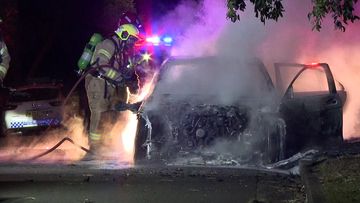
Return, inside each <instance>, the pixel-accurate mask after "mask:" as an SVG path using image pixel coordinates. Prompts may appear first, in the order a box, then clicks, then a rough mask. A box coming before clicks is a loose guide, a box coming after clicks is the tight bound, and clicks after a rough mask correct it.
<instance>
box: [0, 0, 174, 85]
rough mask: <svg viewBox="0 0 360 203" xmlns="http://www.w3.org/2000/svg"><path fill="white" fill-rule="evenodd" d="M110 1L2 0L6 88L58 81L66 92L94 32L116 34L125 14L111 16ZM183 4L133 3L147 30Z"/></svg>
mask: <svg viewBox="0 0 360 203" xmlns="http://www.w3.org/2000/svg"><path fill="white" fill-rule="evenodd" d="M108 2H109V0H108V1H106V0H96V1H95V0H92V1H89V0H61V1H55V0H0V15H1V17H2V18H3V23H2V24H1V32H2V34H3V36H4V38H5V41H6V43H7V45H8V48H9V52H10V55H11V58H12V60H11V64H10V65H11V66H10V69H9V71H8V74H7V76H6V78H5V82H4V83H5V85H7V86H18V85H21V84H24V83H27V82H28V81H31V80H33V79H34V78H48V79H56V80H61V81H63V82H64V86H65V90H68V89H69V88H71V87H72V85H73V84H74V83H75V82H76V80H77V79H78V76H77V75H76V73H75V70H76V69H77V66H76V63H77V60H78V59H79V57H80V56H81V53H82V51H83V48H84V46H85V44H86V43H87V41H88V40H89V38H90V36H91V35H92V34H93V33H94V32H100V33H102V34H104V35H107V34H110V33H112V32H113V31H114V30H115V26H116V22H117V20H118V17H119V15H120V14H121V11H120V10H118V12H113V10H112V11H111V12H113V13H111V12H109V10H108V8H109V7H108V6H109V3H108ZM178 2H180V1H179V0H175V1H160V0H135V1H134V3H135V9H136V11H137V13H138V14H139V16H140V19H141V20H142V22H143V23H144V24H145V27H149V26H150V27H151V26H152V24H153V23H155V22H156V21H157V20H158V19H160V18H161V17H162V16H163V15H164V14H166V13H167V12H168V11H171V10H172V9H173V8H174V7H175V6H176V5H177V3H178Z"/></svg>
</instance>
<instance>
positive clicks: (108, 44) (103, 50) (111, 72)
mask: <svg viewBox="0 0 360 203" xmlns="http://www.w3.org/2000/svg"><path fill="white" fill-rule="evenodd" d="M113 39H114V40H115V41H116V42H118V39H116V38H113ZM115 49H116V48H115V44H114V42H113V41H112V40H111V39H105V40H104V41H102V42H100V43H99V44H97V45H96V48H95V51H94V55H93V58H92V61H91V63H94V62H95V61H96V62H97V65H110V66H113V68H110V67H105V68H102V69H101V70H99V72H100V73H101V74H102V75H103V76H105V77H107V78H109V79H110V80H113V81H116V82H120V81H122V80H123V78H122V76H121V73H120V72H119V71H118V69H119V68H120V67H122V66H123V65H122V64H119V62H118V60H114V57H115V56H114V54H115ZM112 62H113V64H111V63H112Z"/></svg>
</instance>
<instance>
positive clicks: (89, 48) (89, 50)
mask: <svg viewBox="0 0 360 203" xmlns="http://www.w3.org/2000/svg"><path fill="white" fill-rule="evenodd" d="M102 40H103V37H102V36H101V35H100V34H99V33H94V34H93V35H92V36H91V38H90V41H89V42H88V43H87V44H86V46H85V48H84V51H83V53H82V55H81V57H80V59H79V61H78V63H77V65H78V67H79V72H83V71H84V70H85V69H86V68H87V67H88V66H89V64H90V61H91V58H92V56H93V54H94V50H95V46H96V45H97V44H98V43H99V42H101V41H102Z"/></svg>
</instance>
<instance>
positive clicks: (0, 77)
mask: <svg viewBox="0 0 360 203" xmlns="http://www.w3.org/2000/svg"><path fill="white" fill-rule="evenodd" d="M1 22H2V20H1V18H0V23H1ZM9 64H10V55H9V52H8V49H7V47H6V44H5V42H4V40H3V37H2V35H1V32H0V85H1V87H2V86H3V81H4V78H5V76H6V73H7V71H8V69H9Z"/></svg>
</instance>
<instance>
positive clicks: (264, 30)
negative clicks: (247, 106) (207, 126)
mask: <svg viewBox="0 0 360 203" xmlns="http://www.w3.org/2000/svg"><path fill="white" fill-rule="evenodd" d="M284 7H285V10H286V12H285V13H284V17H283V18H281V19H279V21H278V22H273V21H267V22H266V24H265V25H264V24H263V23H261V22H260V20H259V19H257V18H255V17H254V15H255V14H254V13H253V8H252V5H251V3H248V5H247V9H246V11H245V12H244V13H241V14H240V18H241V21H240V22H237V23H232V22H230V20H227V19H226V5H225V1H217V0H204V1H201V2H200V3H199V4H194V3H191V2H190V1H183V3H182V4H180V5H179V6H178V7H177V8H176V9H175V10H174V11H173V12H171V13H170V14H168V15H167V16H165V17H164V19H166V20H164V21H163V26H164V27H165V28H166V29H167V28H171V29H169V30H174V31H175V32H174V33H175V34H177V37H176V43H177V44H176V46H175V47H174V48H173V50H172V55H173V56H183V55H185V56H189V55H190V56H209V55H216V56H218V57H219V56H220V57H219V58H221V61H220V62H219V63H220V64H222V65H224V64H226V65H225V66H216V67H214V66H213V67H211V68H207V69H205V71H203V70H201V71H196V70H190V68H188V67H187V69H186V68H181V67H178V68H175V70H174V71H172V72H171V73H168V76H169V77H168V78H165V79H164V81H165V82H163V83H164V84H161V83H160V84H158V85H159V88H160V89H161V91H162V88H164V89H167V90H171V91H172V92H173V93H174V94H176V93H181V94H183V93H186V90H188V93H193V92H194V91H205V92H208V91H214V92H218V93H220V95H222V96H221V98H227V99H226V101H222V102H225V103H229V101H231V100H232V99H234V98H237V97H238V96H240V95H242V94H243V93H248V92H250V91H248V92H246V88H247V87H248V81H249V78H247V76H248V73H246V72H244V70H241V68H236V67H239V66H240V64H241V63H240V62H239V61H243V62H244V61H246V59H251V58H253V57H259V58H260V59H261V60H262V61H263V62H264V63H265V65H266V67H267V69H268V72H269V73H270V75H271V77H272V79H274V76H273V75H274V74H273V71H274V70H273V64H274V63H275V62H296V63H311V62H325V63H328V64H329V65H330V68H331V70H332V72H333V75H334V77H335V79H336V80H337V81H339V82H340V83H342V84H343V85H344V87H345V89H346V91H347V95H348V98H347V102H346V105H345V108H344V137H345V138H350V137H354V136H357V135H359V133H358V132H357V131H358V130H359V129H360V127H359V124H360V123H359V122H358V120H359V119H358V114H359V108H358V106H360V95H359V94H358V92H359V91H358V90H357V88H358V87H359V85H360V82H359V81H360V80H359V76H360V75H359V70H360V69H359V66H360V65H359V64H358V63H357V60H356V59H357V58H358V57H359V55H360V51H359V49H358V47H359V43H360V40H359V38H360V35H358V33H359V31H360V26H359V23H358V22H356V23H354V24H349V25H348V26H347V27H346V32H341V31H338V30H335V29H334V25H333V21H332V19H331V17H330V16H329V17H328V18H326V19H325V20H324V22H323V28H322V30H321V32H317V31H312V24H311V23H310V21H309V20H308V19H307V13H308V12H309V11H310V10H311V9H312V6H311V1H307V2H303V1H291V2H284ZM356 10H359V6H358V7H357V8H356ZM195 11H197V12H195ZM180 17H182V18H180ZM173 28H177V29H173ZM224 56H226V57H224ZM223 58H228V59H229V58H230V59H234V58H235V59H237V60H235V63H230V64H229V61H226V60H225V61H224V60H223ZM194 69H195V68H194ZM241 75H245V77H244V78H245V79H244V78H243V77H241ZM214 76H215V77H214ZM246 78H247V80H246ZM194 79H195V81H196V80H197V83H192V82H191V81H192V80H194ZM258 80H259V78H258V77H252V78H251V79H250V82H253V83H257V82H259V81H258ZM166 81H168V83H166ZM171 82H173V83H174V84H176V85H174V86H175V87H177V88H174V89H169V88H170V86H169V84H170V83H171ZM232 85H233V88H229V87H231V86H232ZM189 87H190V88H189ZM242 87H244V88H243V89H242ZM156 91H158V90H156ZM155 94H156V92H155ZM234 94H235V95H236V96H235V97H234ZM265 96H266V97H267V96H268V95H264V97H265Z"/></svg>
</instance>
